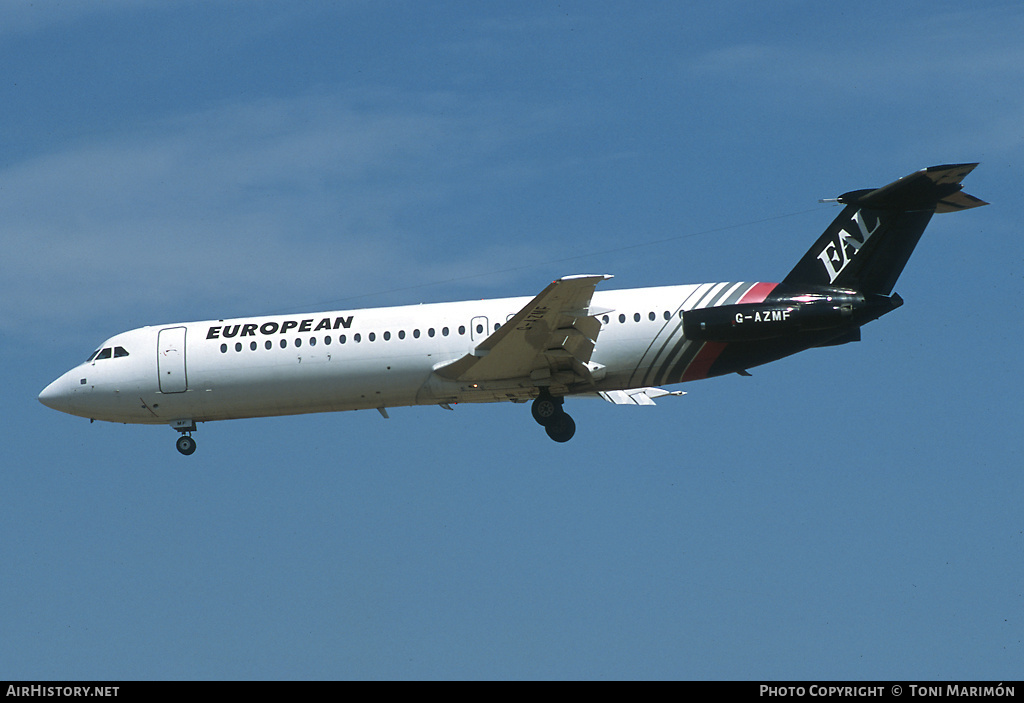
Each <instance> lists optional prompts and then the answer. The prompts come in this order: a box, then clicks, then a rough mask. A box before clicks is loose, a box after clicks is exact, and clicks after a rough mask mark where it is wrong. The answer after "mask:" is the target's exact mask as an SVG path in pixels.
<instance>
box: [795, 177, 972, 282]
mask: <svg viewBox="0 0 1024 703" xmlns="http://www.w3.org/2000/svg"><path fill="white" fill-rule="evenodd" d="M977 165H978V164H954V165H949V166H932V167H931V168H926V169H924V170H921V171H918V172H917V173H912V174H911V175H909V176H906V177H904V178H901V179H899V180H898V181H895V182H893V183H890V184H889V185H887V186H883V187H882V188H877V189H873V190H872V189H870V188H869V189H867V190H854V191H851V192H849V193H844V194H843V195H840V196H839V197H838V198H837V199H836V200H837V202H840V203H843V204H844V205H845V206H846V207H845V208H843V211H842V212H841V213H840V214H839V217H837V218H836V219H835V221H834V222H833V223H832V224H831V225H830V226H829V228H828V229H827V230H825V233H824V234H822V235H821V237H820V238H819V239H818V241H817V242H815V243H814V246H813V247H811V249H810V251H808V252H807V253H806V254H804V257H803V258H802V259H800V262H799V263H798V264H797V265H796V267H795V268H794V269H793V270H792V271H790V272H789V275H788V276H786V278H785V279H783V281H782V282H783V284H785V285H793V286H806V285H816V286H829V287H835V288H848V289H853V290H856V291H859V292H861V293H864V294H875V295H889V294H890V293H892V289H893V287H894V286H895V285H896V279H897V278H899V275H900V274H901V273H902V272H903V267H904V266H906V265H907V260H908V259H910V255H911V254H912V253H913V252H914V247H916V246H917V242H918V240H920V239H921V234H922V233H924V229H925V227H927V226H928V222H929V220H931V218H932V215H933V214H935V213H942V212H953V211H956V210H967V209H969V208H972V207H978V206H980V205H987V204H988V203H986V202H984V201H983V200H979V199H978V198H975V197H974V196H973V195H968V194H967V193H964V192H963V191H962V188H963V186H962V185H960V181H962V180H963V179H964V177H965V176H966V175H967V174H969V173H970V172H971V171H973V170H974V167H975V166H977Z"/></svg>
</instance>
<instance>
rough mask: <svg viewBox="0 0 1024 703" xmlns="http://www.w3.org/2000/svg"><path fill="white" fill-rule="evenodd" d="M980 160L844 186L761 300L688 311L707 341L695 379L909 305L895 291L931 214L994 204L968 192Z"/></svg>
mask: <svg viewBox="0 0 1024 703" xmlns="http://www.w3.org/2000/svg"><path fill="white" fill-rule="evenodd" d="M975 166H977V164H957V165H951V166H932V167H931V168H926V169H924V170H922V171H918V172H917V173H913V174H911V175H909V176H906V177H905V178H901V179H900V180H898V181H895V182H893V183H890V184H889V185H887V186H883V187H881V188H875V189H870V188H869V189H866V190H855V191H851V192H849V193H844V194H843V195H841V196H839V197H838V198H837V199H836V200H837V202H840V203H842V204H843V205H845V206H846V207H844V208H843V211H842V212H841V213H840V214H839V217H837V218H836V219H835V221H834V222H833V223H832V224H831V225H829V227H828V229H826V230H825V232H824V234H822V235H821V237H819V238H818V241H816V242H815V243H814V246H812V247H811V249H810V250H809V251H808V252H807V253H806V254H804V256H803V258H802V259H800V261H799V262H798V263H797V265H796V266H795V267H794V268H793V270H792V271H790V272H789V275H787V276H786V277H785V278H784V279H783V280H782V283H780V284H778V285H774V286H773V287H771V288H770V290H769V291H768V292H767V293H766V294H765V295H763V296H762V300H760V301H744V302H742V303H739V304H733V305H717V306H711V307H705V308H701V309H695V310H690V311H687V312H685V313H684V314H683V331H684V334H685V336H686V338H687V339H689V340H692V341H695V342H704V343H705V345H704V346H703V347H701V348H700V352H699V354H698V358H700V355H702V354H703V355H704V357H705V358H704V364H703V366H702V367H701V374H700V376H698V377H705V376H717V375H720V374H723V373H732V372H736V371H738V372H740V373H744V372H745V370H746V369H747V368H750V367H752V366H758V365H760V364H764V363H767V362H769V361H774V360H776V359H781V358H782V357H784V356H789V355H790V354H794V353H796V352H798V351H802V350H804V349H810V348H812V347H821V346H830V345H835V344H845V343H847V342H855V341H858V340H859V339H860V328H861V326H862V325H864V324H866V323H868V322H871V321H872V320H877V319H878V318H879V317H881V316H882V315H885V314H886V313H888V312H891V311H892V310H895V309H896V308H898V307H899V306H900V305H902V304H903V299H902V298H900V296H899V295H893V294H892V289H893V286H895V285H896V279H897V278H899V275H900V273H902V272H903V268H904V267H905V266H906V265H907V261H908V260H909V259H910V255H911V254H912V253H913V252H914V247H916V246H917V242H918V240H920V239H921V234H922V233H923V232H924V229H925V227H927V226H928V221H929V220H931V217H932V215H934V214H935V213H937V212H940V213H941V212H953V211H954V210H966V209H968V208H972V207H978V206H980V205H987V204H988V203H986V202H984V201H982V200H979V199H978V198H975V197H974V196H972V195H967V194H966V193H964V192H962V190H961V188H962V186H961V185H960V181H962V180H963V178H964V177H965V176H966V175H967V174H968V173H970V172H971V171H972V170H974V167H975ZM683 380H687V379H686V377H684V378H683Z"/></svg>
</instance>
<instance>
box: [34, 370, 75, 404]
mask: <svg viewBox="0 0 1024 703" xmlns="http://www.w3.org/2000/svg"><path fill="white" fill-rule="evenodd" d="M72 396H73V392H72V388H71V386H70V384H69V382H68V377H67V374H65V375H63V376H61V377H60V378H58V379H57V380H56V381H54V382H53V383H51V384H50V385H48V386H47V387H46V388H44V389H43V390H42V392H41V393H40V394H39V402H40V403H42V404H43V405H45V406H46V407H48V408H53V409H54V410H60V411H61V412H64V413H70V412H71V398H72Z"/></svg>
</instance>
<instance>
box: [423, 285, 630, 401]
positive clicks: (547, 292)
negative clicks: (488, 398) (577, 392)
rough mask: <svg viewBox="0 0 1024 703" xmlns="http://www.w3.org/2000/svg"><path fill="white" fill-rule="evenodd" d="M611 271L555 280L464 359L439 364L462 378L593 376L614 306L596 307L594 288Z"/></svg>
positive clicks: (441, 371)
mask: <svg viewBox="0 0 1024 703" xmlns="http://www.w3.org/2000/svg"><path fill="white" fill-rule="evenodd" d="M609 278H611V276H607V275H595V276H591V275H582V276H566V277H565V278H560V279H558V280H557V281H554V282H553V283H551V284H550V285H549V286H548V287H547V288H545V289H544V290H542V291H541V292H540V294H539V295H538V296H537V297H535V298H534V299H533V300H531V301H530V302H529V303H528V304H527V305H526V307H524V308H523V309H522V310H520V311H519V312H518V313H516V315H515V316H514V317H513V318H512V319H511V320H509V321H508V322H506V323H505V324H504V325H502V326H501V327H500V328H498V330H497V331H495V332H494V333H493V334H492V335H491V336H489V337H488V338H487V339H485V340H484V341H482V342H481V343H480V344H479V345H477V346H476V348H475V349H473V351H472V352H471V353H469V354H467V355H466V356H464V357H462V358H461V359H456V360H454V361H452V362H450V363H448V364H442V365H441V366H439V367H438V368H435V369H434V372H435V373H436V374H438V375H439V376H441V377H443V378H447V379H451V380H457V381H468V382H478V381H497V380H502V379H512V378H524V377H529V378H531V379H533V380H534V381H536V382H538V385H550V383H552V382H555V383H572V382H579V381H587V380H592V372H593V371H594V368H593V367H592V366H591V365H589V364H590V357H591V355H592V354H593V353H594V345H595V343H596V341H597V335H598V333H599V332H600V331H601V321H600V320H598V319H597V316H598V315H602V314H604V313H607V312H611V311H610V310H597V309H594V308H591V306H590V300H591V298H592V297H593V295H594V288H595V287H596V286H597V284H598V283H600V282H601V281H604V280H607V279H609Z"/></svg>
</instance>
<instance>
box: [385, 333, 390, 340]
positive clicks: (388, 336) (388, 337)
mask: <svg viewBox="0 0 1024 703" xmlns="http://www.w3.org/2000/svg"><path fill="white" fill-rule="evenodd" d="M384 341H385V342H390V341H391V333H390V332H385V333H384Z"/></svg>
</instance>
